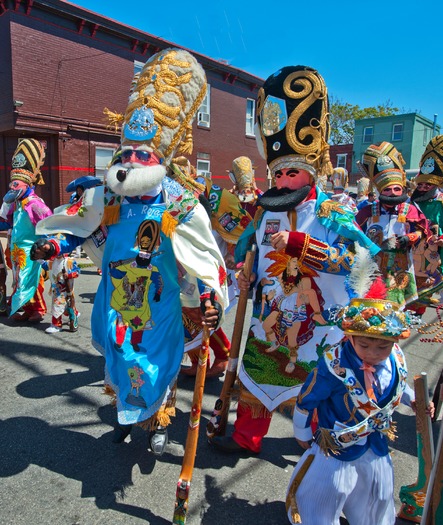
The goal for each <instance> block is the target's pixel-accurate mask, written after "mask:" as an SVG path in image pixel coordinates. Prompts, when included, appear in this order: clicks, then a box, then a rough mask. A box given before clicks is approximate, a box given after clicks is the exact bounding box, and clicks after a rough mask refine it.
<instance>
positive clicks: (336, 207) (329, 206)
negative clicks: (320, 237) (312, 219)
mask: <svg viewBox="0 0 443 525" xmlns="http://www.w3.org/2000/svg"><path fill="white" fill-rule="evenodd" d="M332 211H335V212H337V213H339V214H340V215H345V214H346V211H345V210H344V209H343V207H342V206H341V205H340V204H339V203H338V202H335V201H333V200H327V201H324V202H322V203H321V204H320V207H319V209H318V211H317V216H318V217H329V216H330V215H331V212H332Z"/></svg>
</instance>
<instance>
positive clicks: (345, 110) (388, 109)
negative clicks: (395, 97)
mask: <svg viewBox="0 0 443 525" xmlns="http://www.w3.org/2000/svg"><path fill="white" fill-rule="evenodd" d="M399 111H400V110H399V108H396V107H394V106H393V105H392V102H391V101H390V100H387V101H386V102H384V103H383V104H380V105H378V106H375V107H368V108H361V107H360V106H358V105H352V104H349V103H348V102H342V101H341V100H339V99H335V98H334V97H330V107H329V113H330V126H331V136H330V139H329V142H330V143H331V144H333V145H336V144H352V143H353V142H354V128H355V120H356V119H361V118H373V117H389V116H391V115H397V114H398V113H399Z"/></svg>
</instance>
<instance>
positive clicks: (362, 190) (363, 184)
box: [357, 176, 371, 205]
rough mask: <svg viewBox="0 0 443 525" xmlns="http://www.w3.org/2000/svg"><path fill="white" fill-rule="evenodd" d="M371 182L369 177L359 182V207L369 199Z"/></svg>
mask: <svg viewBox="0 0 443 525" xmlns="http://www.w3.org/2000/svg"><path fill="white" fill-rule="evenodd" d="M370 188H371V181H370V179H369V177H366V176H363V177H361V178H360V179H358V181H357V205H359V204H361V203H362V202H364V201H366V200H367V199H368V197H369V190H370Z"/></svg>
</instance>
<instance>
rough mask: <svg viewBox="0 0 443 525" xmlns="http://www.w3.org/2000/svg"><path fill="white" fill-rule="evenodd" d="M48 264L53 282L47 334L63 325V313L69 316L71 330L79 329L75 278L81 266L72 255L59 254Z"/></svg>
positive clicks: (59, 329)
mask: <svg viewBox="0 0 443 525" xmlns="http://www.w3.org/2000/svg"><path fill="white" fill-rule="evenodd" d="M45 265H47V270H48V274H49V280H50V282H51V296H52V305H51V315H52V320H51V326H48V328H46V330H45V332H46V333H47V334H56V333H58V332H60V331H61V329H62V326H63V315H67V316H68V318H69V331H70V332H76V331H77V330H78V318H79V315H80V314H79V312H78V310H77V308H76V306H75V296H74V279H76V278H77V277H78V276H79V274H80V268H79V267H78V265H77V263H76V262H75V260H74V259H73V258H72V257H68V256H67V255H58V256H57V257H54V259H52V260H51V261H48V262H47V263H45V264H44V265H43V267H45Z"/></svg>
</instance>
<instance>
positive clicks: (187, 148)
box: [178, 124, 194, 155]
mask: <svg viewBox="0 0 443 525" xmlns="http://www.w3.org/2000/svg"><path fill="white" fill-rule="evenodd" d="M193 147H194V143H193V141H192V125H190V124H189V125H188V126H186V133H185V138H184V139H183V140H182V141H181V143H180V146H179V147H178V152H179V153H183V154H184V155H191V153H192V150H193Z"/></svg>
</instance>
